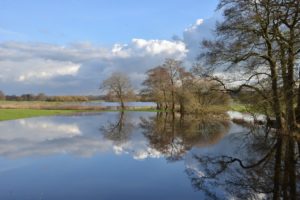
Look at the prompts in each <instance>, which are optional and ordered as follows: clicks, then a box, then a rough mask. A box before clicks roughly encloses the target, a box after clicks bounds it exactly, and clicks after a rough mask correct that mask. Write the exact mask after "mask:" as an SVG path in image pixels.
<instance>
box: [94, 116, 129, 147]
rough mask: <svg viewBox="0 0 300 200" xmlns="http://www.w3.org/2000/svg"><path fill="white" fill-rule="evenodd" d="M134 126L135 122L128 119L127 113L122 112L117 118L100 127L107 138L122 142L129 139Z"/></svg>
mask: <svg viewBox="0 0 300 200" xmlns="http://www.w3.org/2000/svg"><path fill="white" fill-rule="evenodd" d="M133 127H134V126H133V124H132V123H131V122H130V120H128V119H127V116H126V114H125V113H124V112H120V113H119V116H118V118H117V120H115V121H108V122H107V123H106V124H105V125H104V126H102V127H101V128H100V131H101V132H102V133H103V135H104V137H105V138H106V139H109V140H112V141H114V142H116V143H119V144H120V143H124V142H126V141H128V139H129V137H130V134H131V133H132V130H133Z"/></svg>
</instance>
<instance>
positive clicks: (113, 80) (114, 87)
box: [100, 72, 133, 109]
mask: <svg viewBox="0 0 300 200" xmlns="http://www.w3.org/2000/svg"><path fill="white" fill-rule="evenodd" d="M100 89H102V90H104V91H106V92H107V94H109V95H113V96H114V97H116V98H117V99H118V100H119V101H120V103H121V108H122V109H124V108H125V104H124V102H125V101H126V100H127V99H128V97H130V96H132V94H133V89H132V86H131V83H130V80H129V78H128V76H126V75H125V74H122V73H119V72H115V73H113V74H112V75H111V76H110V77H109V78H107V79H105V80H104V81H103V82H102V84H101V86H100Z"/></svg>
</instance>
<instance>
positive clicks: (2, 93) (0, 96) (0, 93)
mask: <svg viewBox="0 0 300 200" xmlns="http://www.w3.org/2000/svg"><path fill="white" fill-rule="evenodd" d="M0 100H5V94H4V92H2V91H1V90H0Z"/></svg>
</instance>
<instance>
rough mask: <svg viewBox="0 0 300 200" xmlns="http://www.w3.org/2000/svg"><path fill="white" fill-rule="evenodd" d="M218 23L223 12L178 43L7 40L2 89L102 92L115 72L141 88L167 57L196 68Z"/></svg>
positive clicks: (0, 47)
mask: <svg viewBox="0 0 300 200" xmlns="http://www.w3.org/2000/svg"><path fill="white" fill-rule="evenodd" d="M218 19H220V14H219V13H216V14H215V15H214V16H213V17H212V18H210V19H197V20H195V22H194V24H191V25H190V26H188V27H187V28H186V29H185V30H183V34H182V36H174V37H173V39H172V40H171V39H170V40H154V39H153V40H145V39H141V38H134V39H132V40H131V41H130V42H129V43H127V44H120V43H116V44H114V45H112V46H111V47H101V46H97V45H95V44H92V43H89V42H81V43H73V44H68V45H54V44H47V43H34V42H1V43H0V69H1V74H0V90H4V92H5V93H7V94H22V93H39V92H45V93H47V94H50V95H51V94H52V95H53V94H55V95H57V94H74V95H76V94H99V93H100V91H99V90H98V88H99V84H100V83H101V81H102V80H103V79H104V78H106V77H108V76H109V75H110V74H111V73H112V72H115V71H120V72H123V73H126V74H127V75H129V77H130V78H131V80H132V81H133V85H134V86H136V89H138V86H139V85H140V83H141V82H142V81H143V79H144V78H145V72H146V71H147V70H149V69H150V68H152V67H155V66H157V65H160V64H162V62H163V61H164V60H165V59H166V58H175V59H180V60H183V61H184V63H185V64H186V66H191V64H192V63H193V62H195V59H196V57H197V56H198V55H199V52H200V51H201V49H200V48H201V45H200V43H201V41H202V40H203V39H204V38H208V39H209V38H211V37H212V36H213V30H214V27H215V23H216V21H217V20H218Z"/></svg>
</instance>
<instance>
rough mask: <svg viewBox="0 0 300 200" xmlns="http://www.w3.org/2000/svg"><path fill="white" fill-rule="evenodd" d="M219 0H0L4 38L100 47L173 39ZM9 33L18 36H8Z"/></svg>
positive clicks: (210, 10) (210, 12)
mask: <svg viewBox="0 0 300 200" xmlns="http://www.w3.org/2000/svg"><path fill="white" fill-rule="evenodd" d="M216 5H217V1H216V0H202V1H201V0H147V1H146V0H78V1H76V0H68V1H67V0H1V7H0V28H1V29H3V30H6V31H7V33H8V34H6V35H3V34H2V37H1V40H2V41H3V40H23V41H40V42H49V43H60V44H62V43H70V42H74V41H90V42H94V43H98V44H113V43H116V42H128V41H130V40H131V39H132V38H145V39H169V38H170V37H171V36H172V35H175V34H176V35H178V34H180V33H181V32H182V30H184V28H186V27H187V26H188V25H189V24H192V23H193V22H194V21H195V20H196V19H198V18H203V19H207V18H209V17H211V16H212V13H213V11H214V10H215V8H216ZM9 32H12V33H16V34H9Z"/></svg>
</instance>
